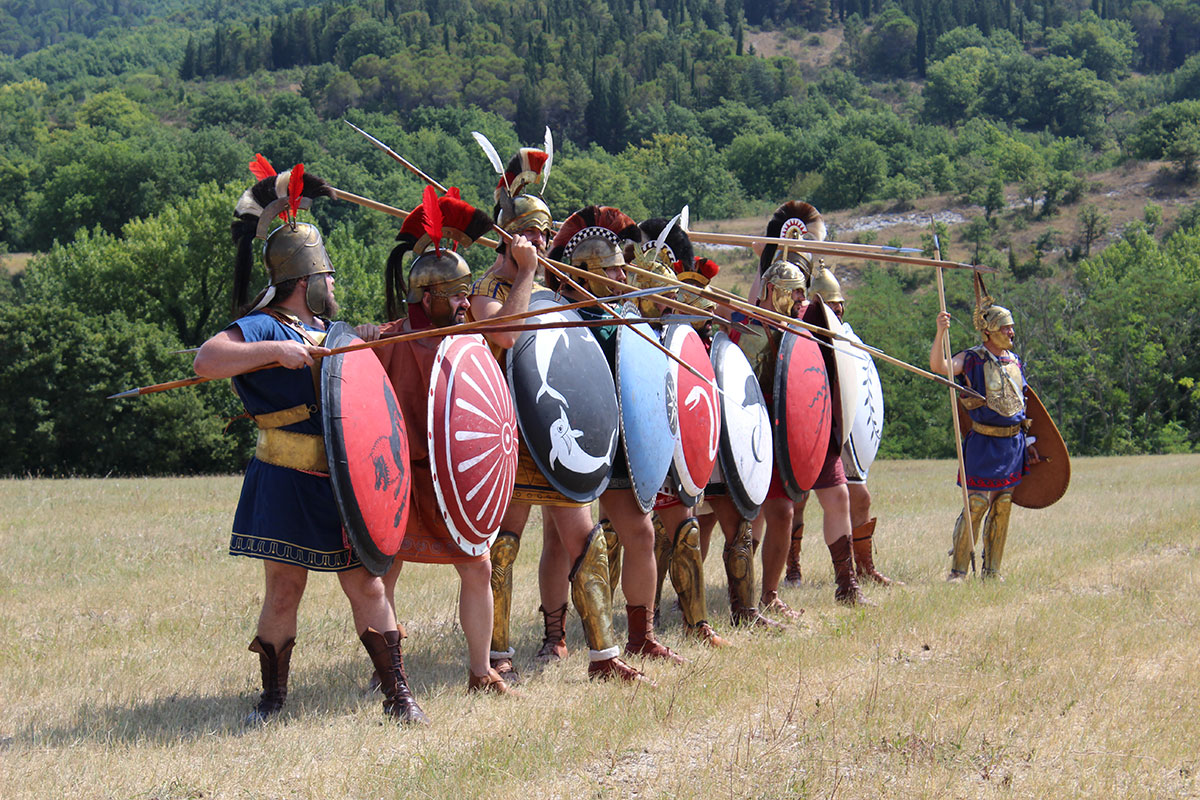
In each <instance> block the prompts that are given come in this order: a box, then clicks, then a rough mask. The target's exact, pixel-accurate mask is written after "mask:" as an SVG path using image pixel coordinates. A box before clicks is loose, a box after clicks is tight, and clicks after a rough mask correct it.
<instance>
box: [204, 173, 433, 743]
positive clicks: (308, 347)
mask: <svg viewBox="0 0 1200 800" xmlns="http://www.w3.org/2000/svg"><path fill="white" fill-rule="evenodd" d="M251 168H252V170H253V171H254V172H255V174H256V175H257V176H258V177H259V178H260V181H259V182H258V183H257V184H255V186H254V187H252V188H251V189H248V190H247V191H246V192H245V193H243V194H242V196H241V198H240V199H239V201H238V204H237V208H236V210H235V212H234V213H235V217H236V219H235V221H234V223H233V229H232V231H233V237H234V241H235V242H236V243H237V260H236V263H235V276H234V307H235V314H236V315H237V318H236V319H235V320H234V322H233V323H232V324H231V325H230V326H229V327H227V328H226V329H225V330H223V331H221V332H220V333H218V334H216V335H215V336H213V337H212V338H211V339H209V340H208V341H206V342H205V343H204V344H203V345H202V346H201V348H200V351H199V352H198V353H197V354H196V360H195V370H196V373H197V374H198V375H201V376H204V377H210V378H220V377H231V376H237V377H234V379H233V386H234V389H235V390H236V391H237V393H238V396H239V397H240V398H241V400H242V403H243V404H244V405H245V407H246V411H247V413H248V414H249V415H250V416H251V418H252V419H253V420H254V422H255V424H256V425H257V426H258V428H259V437H258V445H257V447H256V448H255V455H254V458H252V459H251V460H250V463H249V465H248V466H247V468H246V476H245V479H244V481H243V484H242V494H241V498H240V499H239V501H238V508H237V512H236V514H235V515H234V521H233V536H232V539H231V541H230V547H229V551H230V553H231V554H233V555H244V556H249V557H251V558H258V559H262V562H263V567H264V572H265V579H266V590H265V593H264V597H263V606H262V612H261V614H260V615H259V619H258V629H257V634H256V636H255V637H254V641H253V642H252V643H251V645H250V650H251V651H253V652H255V653H258V656H259V664H260V668H261V672H262V682H263V691H262V695H261V697H260V698H259V702H258V704H257V706H256V707H255V709H254V711H253V712H252V713H251V715H250V719H251V720H252V721H263V720H266V719H268V718H270V717H271V716H273V715H275V714H277V713H278V712H279V711H280V710H281V709H282V708H283V705H284V701H285V699H286V697H287V686H288V674H289V668H290V663H291V656H292V651H293V647H294V644H295V641H296V616H297V610H298V608H299V605H300V599H301V597H302V596H303V594H304V588H305V585H306V583H307V580H308V573H309V572H310V571H317V572H335V573H337V576H338V580H339V582H340V584H341V587H342V591H343V592H345V594H346V597H347V598H348V599H349V601H350V606H351V609H352V610H353V612H354V619H355V621H356V627H357V628H358V633H359V638H360V640H361V641H362V643H363V646H364V647H365V648H366V650H367V653H368V654H369V655H370V657H371V661H372V663H373V664H374V666H375V669H376V670H377V672H378V673H379V675H380V676H381V680H382V688H383V691H384V696H385V699H384V703H383V707H384V710H385V712H386V713H388V714H389V715H390V716H392V717H394V718H396V719H398V720H400V721H403V722H425V721H427V720H426V719H425V716H424V714H423V713H422V712H421V709H420V707H419V706H418V705H417V703H416V701H415V700H414V699H413V697H412V693H411V692H410V691H409V688H408V683H407V678H406V676H405V672H404V663H403V660H402V658H401V653H400V639H401V636H402V634H401V632H400V631H398V630H397V626H396V622H395V617H394V615H393V613H392V609H391V608H390V606H389V605H388V602H387V598H386V596H385V594H384V588H383V582H382V580H380V579H379V578H378V577H376V576H374V575H372V574H371V573H369V572H368V571H367V570H366V569H364V568H363V566H362V565H361V563H360V561H359V558H358V556H357V555H356V554H355V552H354V550H353V549H352V548H351V547H350V545H349V543H348V542H347V540H346V537H345V535H344V532H343V528H342V522H341V519H340V517H339V513H338V507H337V505H336V502H335V498H334V493H333V489H332V487H331V484H330V477H329V466H328V461H327V459H326V455H325V442H324V438H323V423H322V418H321V415H320V414H319V413H317V410H318V396H317V386H318V380H319V378H318V373H317V372H315V371H314V369H313V368H314V364H316V363H318V362H319V359H320V358H321V357H323V356H326V355H328V354H329V350H328V349H327V348H325V347H323V346H322V342H323V341H324V337H325V332H326V330H327V329H328V327H329V321H328V319H329V317H332V316H335V315H336V312H337V305H336V302H335V301H334V296H333V265H332V264H331V263H330V260H329V256H328V254H327V253H326V252H325V246H324V243H323V241H322V238H321V234H320V231H318V230H317V228H316V227H315V226H313V225H311V224H309V223H305V222H299V221H298V220H297V219H296V213H297V211H298V210H299V209H300V208H302V207H307V204H308V203H309V202H311V199H312V198H315V197H320V196H325V197H330V196H332V195H333V191H332V189H331V188H330V187H329V186H328V185H327V184H325V183H324V182H323V181H321V180H319V179H317V178H315V177H313V176H311V175H305V174H304V171H303V166H302V165H299V164H298V165H296V166H295V167H293V168H292V169H291V170H289V171H287V172H284V173H282V174H280V175H275V174H274V169H272V168H271V167H270V165H269V164H268V163H267V162H266V160H265V159H262V157H261V156H259V157H258V160H257V161H256V162H253V163H252V164H251ZM280 213H283V214H284V215H285V217H286V220H285V222H284V223H283V224H282V225H280V226H279V227H277V228H275V229H274V230H273V231H271V232H270V233H269V234H268V232H267V231H268V229H269V227H270V224H271V223H272V222H273V220H274V218H275V217H276V215H278V214H280ZM256 238H258V239H265V240H266V241H265V244H264V246H263V263H264V265H265V266H266V269H267V274H268V277H269V280H270V283H269V285H268V286H267V288H266V289H264V290H263V291H262V292H261V293H260V294H259V295H258V297H256V298H255V300H253V301H252V302H251V303H249V304H246V303H245V299H246V296H247V294H248V287H249V282H250V277H251V272H252V267H253V261H254V256H253V250H252V247H253V244H254V241H255V239H256ZM270 364H280V365H282V366H277V367H274V368H271V369H262V370H259V371H255V372H247V371H248V370H253V369H256V368H258V367H263V366H268V365H270ZM243 373H245V374H243Z"/></svg>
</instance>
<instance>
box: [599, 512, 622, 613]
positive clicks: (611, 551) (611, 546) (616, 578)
mask: <svg viewBox="0 0 1200 800" xmlns="http://www.w3.org/2000/svg"><path fill="white" fill-rule="evenodd" d="M600 531H601V533H603V534H604V552H605V555H606V556H607V557H608V603H609V605H612V603H613V601H614V600H615V599H616V597H617V588H618V587H620V585H621V553H622V550H621V539H620V537H619V536H617V529H616V528H614V527H613V524H612V523H611V522H610V521H608V520H607V519H602V520H600Z"/></svg>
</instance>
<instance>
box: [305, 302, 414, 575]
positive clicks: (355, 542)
mask: <svg viewBox="0 0 1200 800" xmlns="http://www.w3.org/2000/svg"><path fill="white" fill-rule="evenodd" d="M353 340H358V341H362V340H361V339H360V338H359V336H358V334H357V333H356V332H355V331H354V329H353V328H352V327H350V326H349V325H348V324H346V323H345V322H342V321H341V320H338V321H336V322H334V323H332V324H331V325H330V326H329V330H327V331H326V332H325V346H326V347H329V348H334V347H344V346H345V345H347V344H351V343H352V341H353ZM347 355H349V354H348V353H339V354H337V355H333V356H326V357H325V358H323V359H322V361H321V413H322V417H321V423H322V425H321V428H322V430H323V432H324V439H325V458H326V461H327V462H328V464H329V483H330V485H331V486H332V487H333V497H334V500H335V504H336V505H337V509H338V516H340V517H341V519H342V529H343V530H344V531H345V532H346V538H347V539H349V540H350V544H351V546H352V547H353V548H354V552H355V554H356V555H357V556H358V560H359V561H360V562H361V563H362V565H363V567H365V568H366V570H367V571H368V572H370V573H371V574H372V575H375V576H377V577H379V576H383V575H385V574H387V571H388V570H389V569H391V566H392V563H393V562H394V561H395V560H396V556H397V555H398V554H399V552H400V548H399V546H398V547H397V548H396V552H395V553H393V554H392V555H390V556H389V555H387V554H386V553H384V552H383V551H382V550H380V549H379V546H378V545H376V544H375V542H374V541H373V540H372V539H371V537H370V535H369V534H365V533H364V530H365V529H366V527H367V523H366V520H365V519H364V518H363V515H362V511H361V509H360V508H359V506H358V503H357V502H355V503H352V504H350V503H347V502H346V500H347V497H349V498H352V499H356V498H354V486H353V484H352V483H351V481H350V476H349V474H348V473H344V472H343V471H342V470H341V468H340V465H339V464H338V463H337V461H336V458H335V456H334V455H333V454H334V453H337V452H344V450H345V447H344V443H345V439H344V438H343V437H342V435H341V433H340V432H339V431H337V429H336V428H337V426H335V425H332V424H330V423H331V421H332V419H333V418H340V417H341V409H342V393H341V392H340V391H338V390H336V389H335V386H340V384H341V380H340V376H341V372H340V366H341V365H342V364H344V363H345V357H346V356H347ZM335 365H337V367H336V369H337V370H338V371H337V374H336V375H335V374H333V373H334V371H335ZM380 369H381V372H382V367H381V368H380ZM384 385H385V386H386V387H387V389H388V391H392V385H391V383H390V382H389V381H386V380H385V381H384ZM397 407H398V404H397ZM400 431H401V432H402V433H404V435H405V436H406V437H407V435H408V431H407V428H406V426H405V425H404V417H403V415H401V416H400ZM405 441H406V442H407V438H406V439H405ZM404 476H405V483H406V484H407V486H406V489H405V493H406V494H407V493H408V492H411V491H412V473H411V471H409V469H408V465H407V464H405V471H404ZM404 506H405V508H404V519H403V521H402V522H403V524H402V525H401V526H400V527H401V529H402V530H403V531H405V532H407V530H408V515H409V511H410V510H411V504H410V503H408V502H407V500H406V501H405V504H404ZM403 542H404V534H403V533H402V534H401V536H400V542H398V545H399V544H403Z"/></svg>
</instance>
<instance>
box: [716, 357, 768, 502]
mask: <svg viewBox="0 0 1200 800" xmlns="http://www.w3.org/2000/svg"><path fill="white" fill-rule="evenodd" d="M710 356H711V358H712V365H713V372H714V374H715V375H716V378H717V388H718V389H719V390H720V393H721V446H720V448H719V450H718V452H717V458H718V459H719V461H720V464H721V473H722V474H723V475H724V476H725V483H726V485H727V486H728V487H729V496H730V498H731V499H732V500H733V503H734V505H736V506H737V509H738V511H739V512H740V513H741V515H742V516H743V517H745V518H746V519H753V518H754V517H756V516H757V515H758V509H759V508H760V507H761V506H762V504H763V501H764V500H766V499H767V489H769V488H770V486H771V468H772V463H771V459H772V456H773V448H772V447H771V418H770V415H769V414H768V413H767V403H766V400H764V399H763V393H762V389H761V388H760V387H759V385H758V379H757V378H755V377H754V371H753V370H752V369H750V362H749V361H747V360H746V355H745V354H744V353H743V352H742V351H741V350H740V349H739V348H738V346H737V345H736V344H734V343H733V342H732V341H731V340H730V338H729V337H728V336H727V335H726V334H724V333H718V334H717V335H716V336H715V337H713V342H712V351H711V353H710Z"/></svg>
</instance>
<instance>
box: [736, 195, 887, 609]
mask: <svg viewBox="0 0 1200 800" xmlns="http://www.w3.org/2000/svg"><path fill="white" fill-rule="evenodd" d="M766 235H767V236H768V237H772V238H784V239H797V240H800V243H799V244H798V246H797V247H790V246H776V245H770V244H769V245H767V246H766V247H764V248H763V251H762V254H761V255H760V258H759V268H760V270H762V277H761V280H762V283H763V284H764V285H765V286H764V290H765V291H766V292H767V295H766V297H765V298H764V299H766V300H768V301H769V303H768V305H771V306H774V310H775V311H777V312H778V313H781V314H786V315H788V316H794V317H797V318H799V317H802V316H805V315H806V314H807V313H808V310H809V305H810V304H809V300H808V298H807V295H806V291H807V287H808V283H809V278H810V276H811V274H812V271H813V267H814V260H813V257H812V255H811V253H808V252H806V251H804V250H803V240H805V239H813V240H816V241H822V240H823V239H824V238H825V223H824V221H823V220H822V219H821V216H820V213H819V212H818V211H817V210H816V209H815V208H813V207H812V206H811V205H809V204H808V203H803V202H799V201H791V202H788V203H784V204H783V205H781V206H780V207H779V208H778V209H777V210H776V211H775V214H774V215H772V217H771V221H770V222H769V223H768V224H767V231H766ZM797 281H800V285H799V286H797ZM775 283H778V284H780V285H779V286H778V287H777V288H775V289H772V288H771V286H772V284H775ZM788 289H790V290H791V294H790V296H789V295H788V294H787V290H788ZM789 300H790V301H791V303H792V306H791V308H790V309H788V310H784V309H785V308H786V307H787V305H788V302H789ZM763 361H765V357H764V359H763ZM760 363H762V362H760ZM826 365H827V376H828V382H829V387H828V388H829V390H830V392H831V393H833V392H835V391H836V388H837V387H836V381H837V374H836V369H834V368H832V366H831V364H830V361H829V359H826ZM764 366H765V363H764ZM773 374H774V373H773V372H772V373H766V374H761V373H760V377H761V378H762V379H766V377H767V375H773ZM835 410H836V403H835ZM840 433H841V431H840V429H839V428H838V421H837V419H836V417H835V421H834V428H833V429H832V430H831V432H830V440H829V444H828V447H827V449H825V458H824V463H823V464H822V465H821V468H820V472H819V474H818V475H817V477H816V479H815V481H814V483H813V485H812V489H813V491H814V492H815V493H816V495H817V500H818V501H819V502H820V503H821V508H822V511H823V512H824V516H823V534H824V539H825V544H826V546H827V547H828V548H829V554H830V558H831V560H832V561H833V567H834V577H835V583H836V585H835V589H834V599H835V600H836V601H837V602H839V603H843V604H846V605H855V604H861V603H866V602H867V601H866V598H864V597H863V595H862V593H861V591H860V589H859V586H858V581H857V578H856V576H855V573H854V564H853V561H852V557H851V525H850V500H849V492H848V490H847V488H846V474H845V470H844V468H843V466H842V461H841V445H842V442H841V438H840ZM794 511H795V505H794V501H793V500H792V498H790V497H788V496H787V495H786V493H785V492H784V491H783V487H782V486H779V485H776V484H774V483H773V485H772V492H771V494H770V499H769V500H768V503H767V504H765V505H764V509H763V515H764V517H766V528H767V531H766V535H765V537H764V540H765V541H764V544H763V548H764V549H763V599H764V602H766V600H767V599H768V598H769V596H770V595H769V593H770V592H773V591H775V590H777V588H778V585H779V582H780V579H781V578H782V577H783V572H784V568H785V566H786V562H787V556H788V552H789V550H790V549H791V546H792V538H793V520H794Z"/></svg>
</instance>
